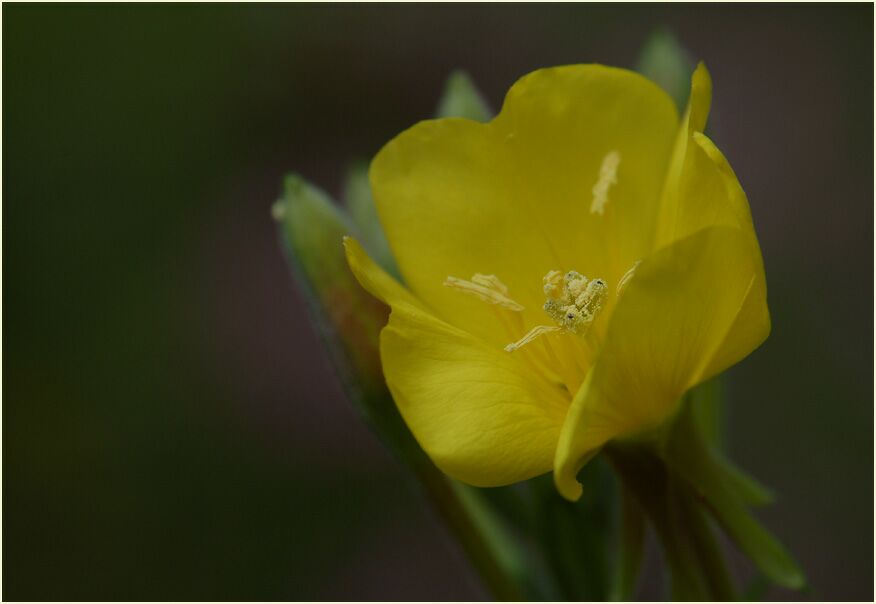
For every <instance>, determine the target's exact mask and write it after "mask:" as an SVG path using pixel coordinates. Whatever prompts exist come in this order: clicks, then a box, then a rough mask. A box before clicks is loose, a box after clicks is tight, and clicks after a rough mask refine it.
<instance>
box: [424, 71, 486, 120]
mask: <svg viewBox="0 0 876 604" xmlns="http://www.w3.org/2000/svg"><path fill="white" fill-rule="evenodd" d="M435 117H438V118H443V117H464V118H467V119H470V120H474V121H476V122H488V121H490V120H491V119H492V118H493V110H492V109H490V106H489V105H488V104H487V101H485V100H484V97H483V96H482V95H481V93H480V92H478V89H477V87H476V86H475V84H474V81H472V79H471V77H469V75H468V74H467V73H466V72H464V71H462V70H456V71H454V72H452V73H451V74H450V75H449V76H448V77H447V82H446V83H445V84H444V94H443V95H442V96H441V101H440V102H439V103H438V109H437V110H436V111H435Z"/></svg>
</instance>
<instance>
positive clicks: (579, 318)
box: [505, 271, 608, 352]
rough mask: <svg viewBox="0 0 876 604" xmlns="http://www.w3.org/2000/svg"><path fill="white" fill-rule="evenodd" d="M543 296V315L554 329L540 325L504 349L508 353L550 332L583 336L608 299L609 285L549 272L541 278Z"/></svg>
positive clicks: (576, 275) (574, 272) (580, 275)
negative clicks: (545, 298) (554, 325)
mask: <svg viewBox="0 0 876 604" xmlns="http://www.w3.org/2000/svg"><path fill="white" fill-rule="evenodd" d="M544 293H545V296H546V297H547V300H545V303H544V306H543V308H544V311H545V313H547V315H548V316H549V317H550V318H551V319H553V321H554V323H556V327H553V326H546V325H539V326H538V327H535V328H533V329H532V330H531V331H530V332H529V333H528V334H526V335H525V336H523V338H521V339H520V340H519V341H517V342H515V343H513V344H509V345H508V346H506V347H505V350H507V351H508V352H511V351H513V350H516V349H518V348H520V347H521V346H525V345H526V344H528V343H529V342H531V341H532V340H534V339H535V338H537V337H539V336H541V335H543V334H545V333H549V332H552V331H563V332H566V333H569V334H575V335H579V336H583V335H586V334H587V332H588V330H589V328H590V325H591V324H592V323H593V321H594V320H596V317H597V315H598V314H599V312H600V311H601V310H602V307H603V305H604V304H605V301H606V299H607V298H608V285H606V283H605V281H603V280H602V279H592V280H590V279H588V278H587V277H585V276H584V275H582V274H581V273H579V272H576V271H569V272H568V273H566V274H565V275H563V274H562V273H561V272H560V271H550V272H549V273H548V274H547V275H545V276H544Z"/></svg>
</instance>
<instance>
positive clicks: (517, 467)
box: [345, 238, 568, 486]
mask: <svg viewBox="0 0 876 604" xmlns="http://www.w3.org/2000/svg"><path fill="white" fill-rule="evenodd" d="M345 246H346V249H347V258H348V261H349V264H350V267H351V268H352V270H353V272H354V274H355V275H356V278H357V279H358V280H359V281H360V283H362V285H363V286H364V287H365V288H366V289H368V290H369V291H370V292H371V293H372V294H374V295H375V296H377V297H379V298H380V299H382V300H384V301H385V302H387V303H388V304H390V305H391V306H392V314H391V315H390V319H389V324H388V325H387V326H386V327H385V328H384V330H383V332H382V333H381V338H380V353H381V362H382V364H383V372H384V375H385V377H386V383H387V385H388V386H389V389H390V392H391V393H392V396H393V398H394V399H395V402H396V404H397V405H398V408H399V411H400V412H401V414H402V417H404V420H405V423H407V425H408V427H409V428H410V429H411V431H412V432H413V434H414V436H415V437H416V439H417V441H418V442H419V443H420V445H421V446H422V447H423V449H424V450H425V451H426V453H428V455H429V457H430V458H431V459H432V460H433V461H434V462H435V464H436V465H437V466H438V467H439V468H441V470H442V471H444V472H445V473H446V474H448V475H450V476H452V477H454V478H456V479H458V480H462V481H464V482H467V483H469V484H473V485H476V486H498V485H503V484H510V483H513V482H518V481H520V480H525V479H527V478H531V477H533V476H536V475H538V474H543V473H544V472H547V471H549V470H550V469H551V465H552V462H553V456H554V451H555V450H556V443H557V439H558V438H559V433H560V429H561V427H562V422H563V418H564V417H565V413H566V409H567V408H568V400H567V399H565V398H564V396H563V394H562V393H563V391H562V390H561V389H560V388H559V387H557V386H555V385H552V384H550V383H548V382H547V381H546V380H545V379H544V378H543V377H541V376H540V375H538V374H537V373H535V372H534V371H533V370H532V369H531V368H530V367H529V366H527V365H526V364H525V361H522V360H521V358H522V357H519V356H517V355H512V354H509V353H507V352H505V351H504V350H502V349H501V348H496V347H495V346H492V345H489V344H486V343H485V342H483V341H482V340H480V339H478V338H476V337H474V336H472V335H470V334H468V333H466V332H464V331H462V330H460V329H458V328H456V327H453V326H451V325H448V324H447V323H445V322H444V321H442V320H440V319H438V318H437V317H435V316H434V315H433V314H431V313H430V312H429V310H427V309H426V307H425V305H423V304H422V303H421V302H420V301H418V300H417V299H416V298H415V297H414V296H413V295H412V294H411V293H410V292H408V291H407V290H405V288H403V287H402V286H401V285H400V284H398V282H396V281H395V280H394V279H392V278H391V277H390V276H389V275H387V274H386V273H385V272H384V271H383V270H382V269H381V268H380V267H379V266H377V265H376V264H375V263H374V262H373V261H372V260H371V259H370V258H368V256H367V255H366V254H365V252H364V250H363V249H362V248H361V246H359V244H358V243H357V242H356V241H355V240H353V239H350V238H347V239H346V240H345Z"/></svg>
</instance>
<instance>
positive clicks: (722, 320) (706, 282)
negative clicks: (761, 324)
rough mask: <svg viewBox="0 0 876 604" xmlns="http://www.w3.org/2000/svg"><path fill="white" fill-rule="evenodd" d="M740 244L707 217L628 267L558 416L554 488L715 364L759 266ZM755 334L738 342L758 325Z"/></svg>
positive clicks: (570, 481) (570, 489)
mask: <svg viewBox="0 0 876 604" xmlns="http://www.w3.org/2000/svg"><path fill="white" fill-rule="evenodd" d="M750 249H751V247H750V238H749V236H748V235H747V234H746V233H745V232H744V231H742V230H740V229H738V228H731V227H726V226H718V227H709V228H706V229H701V230H699V231H697V232H696V233H695V234H693V235H691V236H689V237H687V238H685V239H682V240H680V241H677V242H675V243H674V244H672V245H670V246H668V247H665V248H663V249H661V250H660V251H658V252H657V253H655V254H654V255H652V256H650V257H648V258H646V259H645V260H644V261H643V262H642V264H641V265H640V266H639V267H638V269H637V270H636V275H635V277H634V278H633V279H631V280H630V281H629V283H628V285H627V287H626V289H625V290H624V294H623V296H622V297H621V299H620V301H619V302H618V304H617V306H616V308H615V312H614V315H613V316H612V319H611V324H610V326H609V329H608V334H607V336H606V341H605V344H604V346H603V348H602V350H601V352H600V355H599V357H598V359H597V361H596V363H595V364H594V366H593V368H592V369H591V370H590V372H589V373H588V375H587V379H586V380H585V382H584V384H583V385H582V387H581V389H580V390H579V392H578V393H577V395H576V396H575V399H574V400H573V402H572V406H571V408H570V410H569V413H568V415H567V417H566V422H565V424H564V426H563V432H562V434H561V436H560V442H559V445H558V448H557V456H556V459H555V466H554V470H555V481H556V484H557V488H558V489H559V491H560V493H562V494H563V496H565V497H567V498H568V499H573V500H574V499H577V498H578V497H579V496H580V494H581V486H580V485H579V484H578V482H577V481H576V479H575V475H576V474H577V472H578V470H580V469H581V467H582V466H583V464H584V463H586V461H587V460H588V459H589V458H590V457H591V456H592V455H593V454H595V453H596V452H597V451H598V450H599V448H600V447H602V446H603V445H604V444H605V443H606V442H608V441H609V440H612V439H615V438H623V437H630V436H636V435H640V434H643V433H646V432H647V431H649V430H650V429H653V428H656V427H658V426H659V425H660V424H661V423H662V422H663V421H665V420H666V419H667V418H668V417H669V416H670V415H671V414H672V413H673V412H674V411H675V408H676V403H677V401H678V400H679V398H680V397H681V395H682V394H683V393H684V392H685V391H686V390H688V389H689V388H691V387H693V386H694V385H696V384H698V383H700V382H701V381H703V380H705V379H707V378H708V377H709V375H710V373H712V372H714V371H715V370H719V369H723V368H724V367H721V366H720V365H721V363H716V362H715V359H716V355H718V354H719V353H720V352H719V351H720V350H721V348H722V347H723V346H724V345H725V342H727V341H728V334H729V333H730V331H731V329H733V328H734V325H735V322H736V319H737V316H738V315H739V313H740V309H741V308H743V307H744V305H745V302H746V300H747V298H748V296H749V294H750V292H751V290H752V285H753V283H754V282H755V281H756V278H757V275H758V271H762V269H761V268H760V267H759V266H758V262H757V260H758V259H757V258H755V257H753V256H752V255H751V254H750ZM757 335H758V338H754V339H749V340H748V342H749V343H752V342H754V341H755V340H756V339H760V340H762V339H763V337H765V335H766V334H765V333H763V332H759V333H758V334H757ZM758 343H759V342H758ZM749 351H750V350H748V351H746V352H749ZM728 358H729V357H725V358H724V361H726V360H727V359H728ZM722 362H723V361H722Z"/></svg>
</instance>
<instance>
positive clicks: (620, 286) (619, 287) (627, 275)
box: [617, 260, 642, 296]
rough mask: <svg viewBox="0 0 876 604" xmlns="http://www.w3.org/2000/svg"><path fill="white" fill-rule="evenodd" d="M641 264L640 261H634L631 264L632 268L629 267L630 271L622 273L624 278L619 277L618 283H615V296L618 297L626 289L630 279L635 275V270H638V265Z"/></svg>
mask: <svg viewBox="0 0 876 604" xmlns="http://www.w3.org/2000/svg"><path fill="white" fill-rule="evenodd" d="M640 264H642V261H641V260H636V261H635V262H634V263H633V266H631V267H630V270H628V271H627V272H625V273H624V276H623V277H621V279H620V281H618V283H617V295H618V296H620V295H621V292H622V291H624V288H626V286H627V283H629V281H630V279H632V278H633V275H635V274H636V269H637V268H639V265H640Z"/></svg>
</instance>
